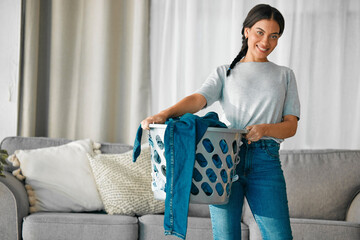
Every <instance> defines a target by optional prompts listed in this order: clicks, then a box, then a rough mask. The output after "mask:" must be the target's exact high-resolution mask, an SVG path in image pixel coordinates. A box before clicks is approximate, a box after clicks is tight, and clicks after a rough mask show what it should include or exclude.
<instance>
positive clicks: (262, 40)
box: [261, 36, 270, 47]
mask: <svg viewBox="0 0 360 240" xmlns="http://www.w3.org/2000/svg"><path fill="white" fill-rule="evenodd" d="M261 43H262V44H263V45H264V47H269V45H270V44H269V38H268V37H267V36H264V37H263V38H262V39H261Z"/></svg>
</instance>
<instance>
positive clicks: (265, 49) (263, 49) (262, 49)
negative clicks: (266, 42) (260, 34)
mask: <svg viewBox="0 0 360 240" xmlns="http://www.w3.org/2000/svg"><path fill="white" fill-rule="evenodd" d="M258 48H259V49H260V50H261V51H263V52H265V51H267V50H268V49H267V48H262V47H259V46H258Z"/></svg>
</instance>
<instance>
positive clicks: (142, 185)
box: [88, 145, 165, 216]
mask: <svg viewBox="0 0 360 240" xmlns="http://www.w3.org/2000/svg"><path fill="white" fill-rule="evenodd" d="M88 157H89V161H90V166H91V167H92V170H93V173H94V176H95V182H96V184H97V187H98V191H99V193H100V196H101V198H102V201H103V204H104V207H105V211H106V212H107V213H109V214H124V215H130V216H134V215H138V216H141V215H145V214H149V213H163V212H164V206H165V204H164V202H163V201H159V200H155V199H154V194H153V192H152V190H151V162H150V159H151V153H150V147H149V146H144V145H143V146H142V151H141V154H140V156H139V157H138V159H137V161H136V162H135V163H134V162H132V151H129V152H126V153H123V154H98V155H95V156H90V155H88Z"/></svg>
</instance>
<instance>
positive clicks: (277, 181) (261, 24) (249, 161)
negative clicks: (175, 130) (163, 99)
mask: <svg viewBox="0 0 360 240" xmlns="http://www.w3.org/2000/svg"><path fill="white" fill-rule="evenodd" d="M283 30H284V18H283V16H282V15H281V13H280V12H279V11H278V10H277V9H275V8H273V7H271V6H269V5H265V4H260V5H257V6H255V7H254V8H253V9H251V10H250V12H249V13H248V15H247V17H246V19H245V21H244V23H243V29H242V35H243V37H242V38H243V42H242V48H241V51H240V53H239V54H238V56H237V57H236V58H235V59H234V61H233V62H232V63H231V64H230V66H220V67H218V68H217V69H216V70H215V71H214V72H213V73H212V74H211V75H210V76H209V77H208V79H207V80H206V81H205V83H204V84H203V85H202V87H201V88H200V89H199V90H198V91H197V92H196V93H194V94H192V95H190V96H188V97H185V98H184V99H182V100H181V101H179V102H178V103H177V104H175V105H174V106H172V107H170V108H168V109H166V110H164V111H162V112H160V113H158V114H156V115H154V116H151V117H148V118H146V119H145V120H143V121H142V122H141V125H142V128H143V129H149V124H150V123H164V122H165V121H166V119H167V118H170V117H176V116H181V115H183V114H185V113H195V112H197V111H199V110H201V109H202V108H204V107H206V106H209V105H211V104H212V103H214V102H215V101H220V103H221V106H222V108H223V110H224V114H225V117H226V118H227V120H228V121H229V122H230V126H229V127H230V128H238V129H244V128H246V129H247V130H248V131H249V132H248V134H247V135H246V138H245V139H243V144H242V146H241V150H240V159H241V160H240V163H239V164H238V166H237V168H236V171H237V174H238V176H239V180H238V181H236V182H234V183H233V185H232V189H231V196H230V199H229V203H227V204H226V205H211V206H210V213H211V220H212V227H213V236H214V239H241V228H240V226H241V225H240V221H241V214H242V205H243V200H244V196H245V197H246V198H247V201H248V203H249V206H250V208H251V211H252V213H253V215H254V218H255V220H256V222H257V224H258V226H259V228H260V231H261V234H262V237H263V239H276V240H280V239H292V233H291V227H290V220H289V210H288V204H287V196H286V186H285V180H284V176H283V172H282V169H281V164H280V160H279V147H280V143H281V142H282V141H283V139H285V138H288V137H291V136H293V135H295V133H296V129H297V122H298V119H299V118H300V103H299V98H298V93H297V87H296V80H295V76H294V74H293V72H292V70H291V69H289V68H287V67H282V66H278V65H276V64H274V63H272V62H269V61H268V59H267V57H268V56H269V54H270V53H271V52H272V51H273V50H274V49H275V47H276V45H277V43H278V39H279V38H280V37H281V35H282V33H283Z"/></svg>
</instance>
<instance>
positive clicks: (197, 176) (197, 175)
mask: <svg viewBox="0 0 360 240" xmlns="http://www.w3.org/2000/svg"><path fill="white" fill-rule="evenodd" d="M193 179H194V180H195V181H196V182H200V181H201V180H202V179H203V177H202V175H201V173H200V172H199V170H197V168H194V170H193Z"/></svg>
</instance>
